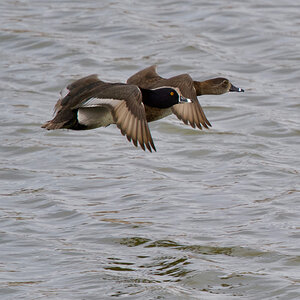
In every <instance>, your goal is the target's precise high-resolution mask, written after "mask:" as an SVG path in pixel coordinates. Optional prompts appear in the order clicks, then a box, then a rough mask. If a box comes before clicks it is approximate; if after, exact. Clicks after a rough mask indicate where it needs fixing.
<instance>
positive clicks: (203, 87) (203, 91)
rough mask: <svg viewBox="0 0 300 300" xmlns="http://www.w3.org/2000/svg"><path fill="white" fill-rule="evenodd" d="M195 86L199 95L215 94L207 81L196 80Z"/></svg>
mask: <svg viewBox="0 0 300 300" xmlns="http://www.w3.org/2000/svg"><path fill="white" fill-rule="evenodd" d="M194 87H195V89H196V93H197V96H201V95H212V94H213V92H212V91H211V89H210V88H209V85H208V84H207V82H206V81H194Z"/></svg>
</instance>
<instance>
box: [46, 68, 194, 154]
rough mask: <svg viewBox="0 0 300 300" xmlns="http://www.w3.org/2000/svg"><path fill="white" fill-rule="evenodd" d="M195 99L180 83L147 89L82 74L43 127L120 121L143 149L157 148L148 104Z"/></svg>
mask: <svg viewBox="0 0 300 300" xmlns="http://www.w3.org/2000/svg"><path fill="white" fill-rule="evenodd" d="M187 102H191V100H190V99H187V98H185V97H183V96H182V95H181V93H180V90H179V89H178V88H176V87H168V86H164V87H156V88H153V89H145V88H142V87H138V86H136V85H132V84H125V83H108V82H104V81H101V80H99V79H98V77H97V75H95V74H94V75H90V76H87V77H84V78H81V79H79V80H77V81H75V82H73V83H71V84H70V85H68V86H67V87H66V88H65V89H64V90H63V91H62V92H61V97H60V99H59V100H58V101H57V103H56V105H55V108H54V112H55V116H54V118H53V119H52V120H50V121H48V122H46V123H45V124H44V125H42V128H46V129H48V130H52V129H61V128H67V129H74V130H86V129H93V128H97V127H103V126H104V127H106V126H109V125H110V124H116V125H117V126H118V128H119V129H120V130H121V133H122V134H123V135H125V136H126V137H127V139H128V141H129V142H130V141H132V142H133V144H134V145H135V146H136V147H137V146H138V143H139V145H140V146H141V148H142V149H143V150H145V148H147V149H148V150H149V151H150V152H152V149H153V150H155V151H156V149H155V146H154V143H153V140H152V136H151V133H150V130H149V127H148V123H147V118H146V113H145V106H147V107H150V108H155V109H168V108H169V107H172V106H173V105H176V104H179V103H187Z"/></svg>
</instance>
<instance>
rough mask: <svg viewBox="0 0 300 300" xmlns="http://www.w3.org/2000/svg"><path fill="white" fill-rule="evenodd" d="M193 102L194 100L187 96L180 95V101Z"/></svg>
mask: <svg viewBox="0 0 300 300" xmlns="http://www.w3.org/2000/svg"><path fill="white" fill-rule="evenodd" d="M191 102H192V100H191V99H189V98H185V97H183V96H180V97H179V103H191Z"/></svg>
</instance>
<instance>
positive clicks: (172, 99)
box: [141, 87, 192, 108]
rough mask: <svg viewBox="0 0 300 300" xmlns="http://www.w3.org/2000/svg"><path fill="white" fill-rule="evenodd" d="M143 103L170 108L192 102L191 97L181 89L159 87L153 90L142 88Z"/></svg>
mask: <svg viewBox="0 0 300 300" xmlns="http://www.w3.org/2000/svg"><path fill="white" fill-rule="evenodd" d="M141 91H142V95H143V103H144V104H146V105H148V106H151V107H156V108H169V107H172V106H173V105H175V104H179V103H190V102H192V101H191V99H188V98H185V97H183V96H182V95H181V93H180V91H179V89H177V88H172V87H159V88H156V89H152V90H146V89H141Z"/></svg>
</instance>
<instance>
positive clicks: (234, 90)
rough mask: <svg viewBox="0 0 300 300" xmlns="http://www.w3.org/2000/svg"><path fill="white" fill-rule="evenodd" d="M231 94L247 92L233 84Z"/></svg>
mask: <svg viewBox="0 0 300 300" xmlns="http://www.w3.org/2000/svg"><path fill="white" fill-rule="evenodd" d="M229 92H238V93H239V92H245V91H244V90H243V89H241V88H238V87H236V86H234V85H233V84H232V85H231V86H230V89H229Z"/></svg>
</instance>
